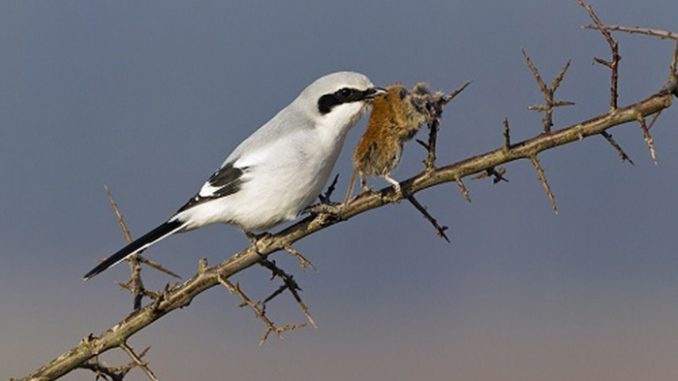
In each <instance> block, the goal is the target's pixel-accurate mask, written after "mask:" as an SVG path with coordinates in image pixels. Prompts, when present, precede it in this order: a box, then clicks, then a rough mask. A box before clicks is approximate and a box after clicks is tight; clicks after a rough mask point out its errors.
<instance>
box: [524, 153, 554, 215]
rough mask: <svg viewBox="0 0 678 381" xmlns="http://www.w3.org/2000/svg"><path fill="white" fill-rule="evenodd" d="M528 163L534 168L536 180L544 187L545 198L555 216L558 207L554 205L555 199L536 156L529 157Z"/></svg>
mask: <svg viewBox="0 0 678 381" xmlns="http://www.w3.org/2000/svg"><path fill="white" fill-rule="evenodd" d="M530 162H532V165H533V166H534V169H535V171H536V172H537V178H539V181H540V182H541V185H542V186H543V187H544V191H545V192H546V196H547V197H548V199H549V202H550V203H551V207H553V211H554V212H555V214H558V205H556V197H555V196H554V195H553V192H552V191H551V187H550V186H549V182H548V180H547V179H546V175H545V174H544V168H542V166H541V164H540V163H539V159H538V158H537V156H536V155H535V156H530Z"/></svg>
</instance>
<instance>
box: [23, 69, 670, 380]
mask: <svg viewBox="0 0 678 381" xmlns="http://www.w3.org/2000/svg"><path fill="white" fill-rule="evenodd" d="M677 87H678V85H677V84H676V82H675V81H671V82H670V83H669V84H668V85H667V86H665V87H664V88H663V89H662V90H661V91H659V92H658V93H656V94H654V95H652V96H650V97H648V98H646V99H644V100H641V101H639V102H637V103H634V104H632V105H630V106H627V107H624V108H618V109H613V110H610V111H609V112H607V113H605V114H602V115H599V116H596V117H594V118H592V119H589V120H586V121H583V122H581V123H577V124H574V125H571V126H569V127H567V128H563V129H561V130H558V131H553V132H551V133H549V134H540V135H538V136H536V137H534V138H531V139H528V140H525V141H522V142H519V143H516V144H511V145H510V147H507V146H506V145H505V144H504V145H502V146H501V147H499V148H497V149H495V150H492V151H489V152H486V153H484V154H481V155H477V156H474V157H470V158H467V159H464V160H462V161H459V162H457V163H454V164H449V165H446V166H443V167H439V168H427V169H425V170H423V171H422V172H421V173H419V174H417V175H416V176H413V177H411V178H409V179H407V180H405V181H403V182H401V186H402V189H403V191H404V192H403V193H404V194H406V195H412V194H416V193H417V192H420V191H422V190H424V189H427V188H431V187H433V186H437V185H440V184H444V183H448V182H455V183H457V184H459V183H460V182H461V179H463V178H464V177H467V176H471V175H474V174H478V173H481V172H483V171H487V170H489V169H491V168H495V167H497V166H499V165H502V164H506V163H509V162H513V161H516V160H520V159H527V160H530V158H532V157H536V155H537V154H539V153H540V152H542V151H546V150H549V149H553V148H555V147H558V146H562V145H565V144H569V143H573V142H578V141H579V140H580V139H582V138H586V137H589V136H595V135H600V134H601V133H603V132H605V131H606V130H608V129H610V128H612V127H615V126H619V125H622V124H625V123H629V122H635V123H637V122H638V118H639V116H642V117H646V116H650V115H653V114H656V113H658V112H660V111H662V110H664V109H666V108H668V107H670V106H671V103H672V100H673V94H677V93H678V91H677ZM402 198H403V196H402V193H399V192H395V191H394V190H393V188H391V187H389V188H384V189H382V190H380V191H379V192H376V193H364V194H362V195H359V196H358V197H357V198H356V199H354V200H353V201H352V202H351V204H350V205H349V206H347V207H345V208H343V209H342V211H341V214H340V215H339V216H334V215H330V214H318V215H311V216H308V217H306V218H304V219H302V220H301V221H299V222H297V223H296V224H294V225H292V226H290V227H288V228H286V229H284V230H282V231H280V232H278V233H276V234H274V235H270V236H265V237H262V238H260V239H259V240H257V241H256V242H254V243H253V244H252V245H250V247H248V248H246V249H244V250H241V251H239V252H238V253H236V254H235V255H233V256H232V257H230V258H228V259H227V260H225V261H223V262H221V263H220V264H218V265H216V266H212V267H205V268H202V269H201V270H200V271H198V272H197V273H196V274H195V275H194V276H193V277H192V278H191V279H189V280H187V281H185V282H184V283H182V284H179V285H176V286H174V287H167V288H166V291H165V292H164V293H162V294H161V295H160V296H159V298H158V299H157V300H156V301H154V302H152V303H149V304H147V305H146V306H144V307H143V308H141V309H139V310H137V311H134V312H133V313H131V314H130V315H129V316H128V317H126V318H125V319H123V320H122V321H120V322H119V323H118V324H116V325H115V326H113V327H112V328H110V329H108V330H107V331H105V332H102V333H100V334H99V335H98V336H93V335H90V336H88V337H86V338H85V339H83V340H82V341H81V342H80V343H79V344H78V345H76V346H74V347H73V348H72V349H70V350H69V351H67V352H65V353H64V354H62V355H60V356H59V357H57V358H55V359H54V360H52V361H50V362H49V363H47V364H46V365H45V366H43V367H41V368H40V369H38V370H37V371H35V372H33V373H32V374H30V375H28V376H26V377H24V378H21V379H19V380H25V381H28V380H36V381H37V380H39V381H47V380H54V379H57V378H59V377H61V376H63V375H65V374H67V373H69V372H70V371H72V370H73V369H76V368H77V367H79V366H82V364H84V363H86V362H87V361H88V360H89V359H91V358H93V357H94V356H97V355H99V354H101V353H104V352H106V351H108V350H110V349H112V348H116V347H121V346H122V345H124V344H125V343H126V341H127V340H128V339H129V338H130V337H131V336H132V335H134V334H135V333H136V332H138V331H140V330H142V329H144V328H145V327H148V326H149V325H150V324H152V323H153V322H155V321H156V320H158V319H160V318H162V317H163V316H165V315H166V314H168V313H170V312H172V311H174V310H176V309H179V308H183V307H186V306H188V305H189V304H190V303H191V301H192V300H193V298H195V297H196V296H198V295H199V294H201V293H202V292H203V291H205V290H207V289H209V288H211V287H214V286H216V285H219V284H221V283H220V279H222V280H223V279H227V278H228V277H230V276H232V275H234V274H236V273H238V272H240V271H243V270H245V269H247V268H249V267H250V266H252V265H254V264H256V263H258V262H259V261H261V260H262V258H266V257H267V256H269V255H271V254H273V253H275V252H278V251H285V250H286V248H287V247H290V246H291V245H292V244H293V243H295V242H296V241H298V240H300V239H302V238H304V237H306V236H308V235H311V234H313V233H315V232H318V231H320V230H323V229H326V228H328V227H330V226H332V225H335V224H337V223H339V222H342V221H345V220H348V219H350V218H352V217H354V216H356V215H358V214H362V213H365V212H367V211H369V210H372V209H376V208H379V207H382V206H384V205H387V204H391V203H395V202H398V201H400V200H401V199H402ZM197 256H198V255H196V257H197ZM17 381H18V380H17Z"/></svg>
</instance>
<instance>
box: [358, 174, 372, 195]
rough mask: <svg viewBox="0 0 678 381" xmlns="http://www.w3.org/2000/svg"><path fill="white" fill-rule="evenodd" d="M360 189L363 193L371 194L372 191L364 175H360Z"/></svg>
mask: <svg viewBox="0 0 678 381" xmlns="http://www.w3.org/2000/svg"><path fill="white" fill-rule="evenodd" d="M360 188H361V189H362V191H363V192H372V189H370V186H369V185H367V176H365V175H364V174H362V173H361V174H360Z"/></svg>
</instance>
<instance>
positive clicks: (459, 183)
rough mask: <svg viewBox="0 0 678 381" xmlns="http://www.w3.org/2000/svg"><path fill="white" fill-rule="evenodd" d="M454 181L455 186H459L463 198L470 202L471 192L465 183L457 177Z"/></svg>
mask: <svg viewBox="0 0 678 381" xmlns="http://www.w3.org/2000/svg"><path fill="white" fill-rule="evenodd" d="M455 181H456V183H457V187H459V191H460V192H461V195H462V196H464V200H466V201H467V202H468V203H471V194H470V193H469V191H468V189H467V188H466V185H464V182H463V181H462V180H461V178H459V177H457V178H456V180H455Z"/></svg>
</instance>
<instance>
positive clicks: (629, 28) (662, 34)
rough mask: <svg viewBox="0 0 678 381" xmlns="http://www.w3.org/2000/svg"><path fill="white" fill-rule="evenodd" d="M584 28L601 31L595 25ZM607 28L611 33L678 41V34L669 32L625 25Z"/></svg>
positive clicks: (608, 26)
mask: <svg viewBox="0 0 678 381" xmlns="http://www.w3.org/2000/svg"><path fill="white" fill-rule="evenodd" d="M583 28H584V29H600V28H599V27H598V25H595V24H589V25H584V26H583ZM605 28H606V29H607V30H609V31H612V32H624V33H630V34H644V35H648V36H653V37H659V38H661V39H662V40H666V39H671V40H676V41H678V33H675V32H669V31H666V30H660V29H649V28H641V27H638V26H623V25H605Z"/></svg>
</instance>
